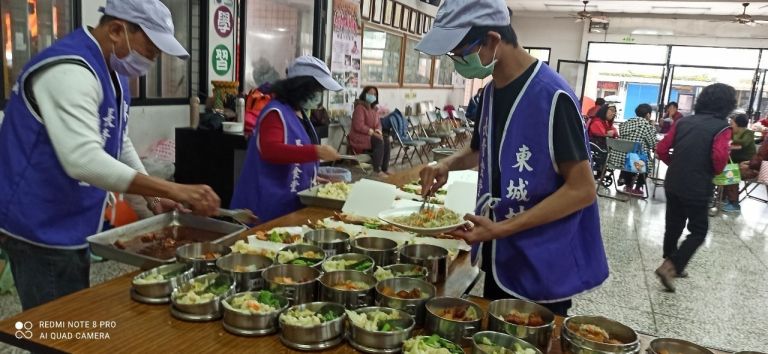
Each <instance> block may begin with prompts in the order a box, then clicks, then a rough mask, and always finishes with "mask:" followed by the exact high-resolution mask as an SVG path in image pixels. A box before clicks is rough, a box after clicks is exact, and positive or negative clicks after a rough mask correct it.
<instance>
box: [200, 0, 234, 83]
mask: <svg viewBox="0 0 768 354" xmlns="http://www.w3.org/2000/svg"><path fill="white" fill-rule="evenodd" d="M208 3H209V8H208V14H209V16H208V20H209V22H208V26H209V28H210V29H209V31H208V51H209V55H208V58H209V62H208V79H209V82H208V92H207V93H208V95H209V96H210V95H212V94H213V86H212V85H211V83H210V81H235V80H236V77H237V73H236V70H235V65H234V63H235V60H236V58H235V55H236V53H237V51H236V49H235V48H236V47H235V39H236V37H237V33H236V32H237V28H238V27H237V26H238V24H237V16H235V14H236V13H237V2H236V1H235V0H211V1H209V2H208Z"/></svg>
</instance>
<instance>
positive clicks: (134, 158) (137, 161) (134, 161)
mask: <svg viewBox="0 0 768 354" xmlns="http://www.w3.org/2000/svg"><path fill="white" fill-rule="evenodd" d="M120 162H122V163H124V164H126V165H128V167H130V168H132V169H134V170H136V171H138V172H139V173H141V174H145V175H146V174H147V170H146V169H145V168H144V163H142V162H141V158H139V153H138V152H137V151H136V148H135V147H134V146H133V142H131V139H130V138H129V137H128V129H126V130H125V134H124V135H123V151H121V153H120Z"/></svg>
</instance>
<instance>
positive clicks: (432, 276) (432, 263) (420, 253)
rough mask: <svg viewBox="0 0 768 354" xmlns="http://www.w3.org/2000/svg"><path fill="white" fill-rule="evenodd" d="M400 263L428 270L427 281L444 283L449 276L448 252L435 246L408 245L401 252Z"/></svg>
mask: <svg viewBox="0 0 768 354" xmlns="http://www.w3.org/2000/svg"><path fill="white" fill-rule="evenodd" d="M400 261H401V262H403V263H407V264H415V265H419V266H422V267H424V268H427V270H428V271H429V276H428V277H427V280H429V281H430V282H432V283H440V282H444V281H445V278H446V277H447V276H448V250H447V249H445V248H443V247H440V246H435V245H424V244H421V245H406V246H405V247H403V249H402V250H400Z"/></svg>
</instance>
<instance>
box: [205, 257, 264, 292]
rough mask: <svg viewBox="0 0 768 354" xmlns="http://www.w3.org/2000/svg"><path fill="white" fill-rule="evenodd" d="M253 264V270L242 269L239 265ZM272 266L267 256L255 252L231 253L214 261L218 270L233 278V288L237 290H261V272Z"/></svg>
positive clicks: (262, 279) (262, 283) (262, 285)
mask: <svg viewBox="0 0 768 354" xmlns="http://www.w3.org/2000/svg"><path fill="white" fill-rule="evenodd" d="M250 266H255V268H256V270H254V271H242V270H239V269H238V268H239V267H250ZM270 266H272V260H271V259H269V258H268V257H264V256H259V255H255V254H242V253H231V254H228V255H226V256H224V257H221V258H219V259H218V260H217V261H216V267H217V268H219V271H220V272H222V273H225V274H229V275H230V276H232V278H234V279H235V288H236V289H237V291H239V292H243V291H251V290H261V289H263V288H264V278H262V277H261V273H262V272H264V269H267V268H269V267H270Z"/></svg>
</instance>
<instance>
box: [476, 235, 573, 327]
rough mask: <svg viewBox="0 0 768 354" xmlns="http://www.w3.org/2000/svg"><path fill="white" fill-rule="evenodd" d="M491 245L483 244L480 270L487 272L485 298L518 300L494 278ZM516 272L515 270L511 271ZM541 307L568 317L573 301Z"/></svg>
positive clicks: (484, 286)
mask: <svg viewBox="0 0 768 354" xmlns="http://www.w3.org/2000/svg"><path fill="white" fill-rule="evenodd" d="M491 256H492V252H491V243H490V242H486V243H484V244H483V256H482V257H483V260H482V264H481V266H480V268H481V269H482V270H483V271H484V272H485V284H483V297H484V298H486V299H490V300H499V299H510V298H512V299H516V297H515V296H513V295H511V294H509V293H507V292H506V291H504V290H503V289H502V288H501V287H499V285H498V284H496V279H494V278H493V269H492V266H491ZM510 271H514V270H510ZM539 305H541V306H544V307H546V308H547V309H549V310H550V311H552V312H553V313H554V314H555V315H558V316H563V317H568V310H569V309H570V308H571V307H572V306H573V301H571V300H565V301H560V302H553V303H539Z"/></svg>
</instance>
